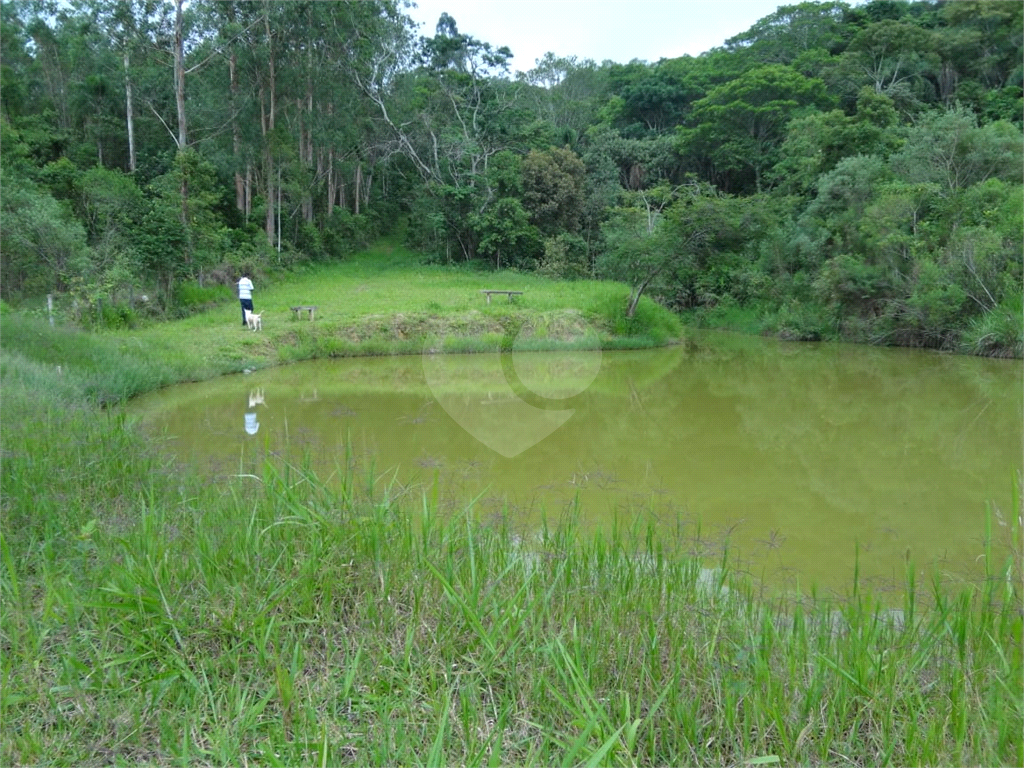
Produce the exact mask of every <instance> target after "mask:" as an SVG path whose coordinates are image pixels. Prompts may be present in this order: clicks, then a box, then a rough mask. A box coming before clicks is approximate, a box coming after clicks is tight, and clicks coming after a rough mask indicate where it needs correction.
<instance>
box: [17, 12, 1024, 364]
mask: <svg viewBox="0 0 1024 768" xmlns="http://www.w3.org/2000/svg"><path fill="white" fill-rule="evenodd" d="M406 10H408V5H407V4H405V3H403V2H396V1H395V0H372V1H371V0H365V1H361V2H280V1H278V2H271V1H270V0H261V1H260V0H253V1H252V2H237V1H230V2H229V1H225V2H213V3H189V4H185V3H184V2H183V0H168V1H164V2H160V1H159V0H70V1H69V2H56V1H55V0H38V1H29V0H7V1H5V2H4V3H3V5H2V7H0V62H2V66H0V89H2V90H0V100H2V104H0V174H2V178H0V181H2V198H0V202H2V217H3V219H2V221H3V226H2V229H0V238H2V241H0V258H2V263H0V269H2V278H3V279H2V283H0V295H2V298H3V300H4V301H5V302H6V303H7V304H9V305H14V306H18V305H27V304H29V303H31V304H32V305H33V306H39V305H40V302H39V300H40V299H42V297H44V296H45V295H46V294H48V293H50V294H53V295H55V296H56V297H57V299H58V303H59V304H60V305H61V306H62V307H64V308H66V311H67V312H68V313H69V314H72V315H73V316H74V317H75V318H76V319H77V320H78V322H81V323H83V324H90V325H92V324H100V325H102V324H105V325H112V324H130V323H134V322H137V321H140V320H143V319H144V318H145V317H147V316H153V317H165V316H174V315H177V314H181V313H183V312H187V311H189V308H190V307H194V306H199V305H202V304H203V303H204V302H206V301H209V300H210V299H211V297H216V296H218V295H223V294H224V292H226V290H227V289H226V288H225V287H224V286H226V285H229V284H230V283H231V282H233V281H234V280H235V279H237V277H238V274H239V272H240V271H241V270H246V271H250V272H252V273H253V274H254V276H260V275H263V276H271V275H273V274H274V273H275V271H283V270H289V269H294V268H299V267H301V266H302V265H305V264H310V263H313V264H315V263H325V262H329V261H332V260H337V259H343V258H345V257H346V255H347V254H350V253H352V252H353V251H354V250H356V249H359V248H361V247H363V246H365V245H366V244H367V243H369V242H371V241H373V240H374V239H376V238H378V237H381V236H383V235H393V236H399V235H400V236H402V237H404V239H405V242H406V244H407V245H409V246H410V247H412V248H413V249H415V251H416V252H418V253H421V254H422V255H423V258H424V259H425V260H428V261H432V262H435V263H450V264H464V265H466V266H467V267H477V268H482V269H491V268H497V269H507V268H512V269H518V270H524V271H537V272H539V273H541V274H545V275H548V276H550V277H552V278H555V279H565V280H572V279H581V278H601V279H615V280H621V281H623V282H624V283H626V284H628V285H629V286H630V287H631V292H630V296H629V300H628V302H624V304H625V306H624V307H623V312H625V313H626V314H627V315H630V314H631V313H632V311H633V310H634V308H635V306H636V302H637V301H638V300H639V298H640V296H641V295H646V296H651V297H653V298H655V299H657V300H658V301H660V302H662V303H664V304H666V305H667V306H669V307H671V308H673V309H676V310H678V311H681V312H684V313H687V314H688V315H689V316H690V317H691V318H692V319H694V320H695V321H696V322H704V323H714V322H724V323H728V322H730V318H731V319H732V320H731V321H732V322H739V321H738V320H737V318H748V319H749V320H750V322H753V323H754V324H755V325H756V328H755V330H757V331H759V332H764V333H771V334H777V335H779V336H782V337H784V338H793V339H822V338H824V339H845V340H850V341H858V342H867V343H875V344H895V345H909V346H923V347H932V348H938V349H947V350H956V351H962V352H969V353H974V354H988V355H1004V356H1009V355H1013V356H1020V355H1021V353H1022V335H1024V334H1022V325H1024V320H1022V317H1024V310H1022V249H1024V243H1022V233H1024V222H1022V211H1024V196H1022V178H1024V165H1022V162H1024V143H1022V109H1024V108H1022V80H1024V77H1022V75H1024V71H1022V41H1024V29H1022V15H1024V13H1022V12H1024V4H1021V3H1020V2H993V1H988V2H970V1H968V0H960V1H958V2H929V1H927V0H925V1H921V2H905V1H904V0H873V1H872V2H868V3H863V4H856V5H854V4H850V3H845V2H831V1H829V2H804V3H800V4H797V5H786V6H780V7H779V8H778V10H777V11H776V12H775V13H773V14H771V15H769V16H766V17H765V18H763V19H761V20H760V21H759V22H757V23H756V24H755V25H754V26H753V27H751V28H750V29H749V30H747V31H746V32H744V33H743V34H740V35H737V36H736V37H734V38H731V39H729V40H725V41H723V43H722V45H721V46H720V47H718V48H715V49H713V50H711V51H709V52H707V53H705V54H703V55H701V56H698V57H691V56H684V57H681V58H677V59H663V60H661V61H658V62H656V63H649V62H642V61H633V62H630V63H628V64H618V63H613V62H602V63H597V62H594V61H591V60H579V59H577V58H575V57H568V58H558V57H556V56H554V55H553V54H548V55H547V56H545V58H543V59H542V60H540V61H538V62H535V65H536V66H534V68H532V69H530V70H529V71H528V72H526V73H525V74H513V71H512V69H511V66H510V65H511V62H512V57H513V54H514V52H513V51H511V50H509V49H508V48H507V47H505V46H503V45H502V41H500V40H496V41H482V40H477V39H474V38H472V37H470V36H468V35H465V34H462V33H460V31H459V28H458V24H457V20H456V19H453V18H451V17H450V16H448V15H442V16H441V18H440V19H439V20H438V23H437V26H436V28H435V29H433V30H428V34H427V36H423V35H422V33H421V32H420V31H418V30H417V28H416V25H414V24H413V22H412V21H411V19H410V18H409V17H408V16H407V15H406V13H405V11H406ZM431 33H432V34H431ZM218 292H219V293H218Z"/></svg>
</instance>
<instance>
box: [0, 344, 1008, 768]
mask: <svg viewBox="0 0 1024 768" xmlns="http://www.w3.org/2000/svg"><path fill="white" fill-rule="evenodd" d="M4 355H5V356H4V359H3V365H2V366H0V371H2V372H3V381H2V386H3V391H4V401H3V408H4V414H3V415H4V429H3V432H2V435H0V437H2V451H3V454H2V456H3V464H2V488H3V500H2V504H3V508H2V509H3V521H2V522H3V525H2V530H0V609H2V615H0V649H2V656H0V669H2V674H3V680H2V686H0V724H2V728H3V738H2V747H0V763H2V764H4V765H28V764H40V763H48V764H61V765H71V764H73V765H100V764H103V765H109V764H121V765H136V764H140V763H145V764H149V765H171V764H183V763H189V764H217V765H245V764H260V765H288V766H293V765H454V764H466V765H510V764H523V765H743V764H750V765H758V764H772V763H780V764H799V765H826V764H828V765H831V764H836V765H849V764H854V765H865V766H867V765H872V766H873V765H886V764H891V765H1021V764H1022V763H1024V754H1022V739H1021V732H1022V727H1024V711H1022V710H1024V703H1022V691H1024V683H1022V659H1021V611H1020V606H1021V602H1020V600H1021V597H1020V590H1019V588H1018V587H1019V584H1018V581H1019V572H1017V571H1014V570H1012V568H1013V567H1015V566H1014V565H1013V564H1011V570H1010V571H1007V570H1004V568H1003V565H1002V564H1001V563H994V562H992V563H991V568H990V575H991V577H992V578H990V579H988V580H986V582H985V583H984V584H983V585H982V586H980V587H976V588H969V589H967V590H964V591H962V592H959V593H947V592H946V591H944V589H943V588H942V587H940V586H938V583H937V582H936V585H935V586H934V587H933V588H927V587H926V588H925V589H921V588H920V587H921V585H916V584H914V583H913V582H912V578H913V576H912V574H913V573H914V570H913V569H912V568H908V579H909V580H911V581H909V582H908V598H907V604H906V605H905V607H904V609H903V611H902V613H901V614H893V613H891V612H889V611H886V610H883V609H882V607H881V606H880V605H879V604H878V603H876V602H875V600H874V599H873V598H872V596H871V595H869V594H864V593H859V592H858V591H857V590H856V589H855V586H856V585H851V586H852V587H854V589H853V593H852V595H851V599H850V600H849V601H848V602H846V603H845V604H842V605H839V606H837V605H836V604H835V603H834V602H827V603H826V602H817V601H813V600H811V601H808V602H806V603H802V604H801V603H792V602H778V603H767V602H764V601H762V600H759V599H758V597H757V593H756V592H755V590H754V589H753V588H752V587H748V586H745V583H744V582H743V581H742V580H741V579H739V578H733V577H732V576H731V575H730V573H729V568H728V561H727V560H724V561H723V566H724V567H723V569H722V570H721V571H719V572H718V573H717V574H716V577H715V578H714V579H711V580H708V579H707V578H706V575H707V574H706V572H703V571H702V569H701V568H700V567H699V564H698V563H696V562H693V561H689V560H684V559H680V558H677V557H675V556H674V555H673V553H672V551H671V549H670V547H669V544H668V543H666V542H662V541H659V540H657V539H656V538H654V537H653V536H652V535H648V534H647V532H645V531H632V532H631V531H620V532H618V533H615V534H612V535H609V536H604V537H596V538H584V537H581V536H578V535H577V534H576V531H575V529H574V523H573V520H572V519H571V518H570V519H566V520H562V521H559V522H558V524H552V525H550V526H548V527H546V528H545V529H544V530H542V531H540V532H539V533H538V535H537V536H536V538H532V537H529V538H526V539H520V538H518V537H517V536H516V535H515V534H514V532H513V531H511V530H509V529H508V528H507V527H506V526H505V525H504V524H503V523H502V522H501V521H500V520H499V521H497V522H494V523H492V524H482V523H480V522H478V521H477V520H476V518H475V516H474V514H473V513H472V511H471V510H470V509H468V508H467V509H466V511H465V513H462V514H455V515H441V514H440V513H439V505H438V503H437V501H436V500H432V499H430V498H425V499H423V500H422V501H421V502H420V503H418V504H417V506H416V507H415V508H410V507H408V506H403V505H407V504H408V499H407V498H404V493H392V489H391V488H389V486H388V484H387V483H386V482H385V481H382V480H381V479H380V477H379V476H377V475H376V474H375V473H374V472H373V471H372V469H369V468H366V467H360V466H359V465H358V464H357V463H356V462H355V461H354V460H353V459H352V457H342V458H341V460H340V461H339V466H338V470H337V473H336V476H335V477H333V478H332V479H331V483H330V485H329V486H328V485H327V484H326V483H325V482H321V480H319V479H318V478H317V477H315V476H314V475H313V474H311V473H309V472H307V471H305V470H303V469H302V468H296V467H292V466H288V465H286V464H283V463H275V462H271V463H268V464H266V465H265V466H264V467H263V470H262V472H261V473H260V474H259V476H252V475H247V476H246V475H240V476H237V477H234V478H233V479H232V480H231V481H230V482H228V483H225V484H222V485H216V484H209V483H206V482H204V481H203V480H202V479H201V478H198V477H194V476H191V475H189V474H187V473H186V472H184V471H183V470H181V469H179V468H177V467H175V466H173V465H172V464H170V463H168V462H167V461H166V460H164V459H161V458H159V457H158V455H157V454H155V453H153V452H152V451H149V450H147V449H145V448H144V447H143V445H142V443H141V440H140V439H139V438H138V437H137V436H135V435H133V434H132V433H130V432H129V431H127V430H125V428H124V423H123V421H122V420H121V419H120V418H119V417H118V416H117V415H116V414H108V413H97V412H96V411H94V410H91V409H90V408H87V407H85V406H83V405H81V404H80V403H81V402H84V401H83V400H82V399H81V398H82V397H83V395H82V393H81V388H80V387H78V386H77V385H76V384H75V383H74V382H69V381H67V380H57V379H55V378H54V375H53V373H52V372H51V370H50V366H45V367H39V366H37V365H36V364H34V363H31V362H29V361H26V360H24V359H22V358H19V357H12V356H10V355H8V354H7V353H4ZM11 414H17V415H18V418H17V419H14V420H12V419H10V418H8V417H9V416H10V415H11ZM398 497H403V500H402V501H401V503H399V502H398V501H396V500H395V499H396V498H398ZM470 502H471V500H469V499H467V500H466V503H467V507H469V504H470ZM1015 512H1016V513H1018V514H1019V512H1020V510H1015ZM1016 534H1019V531H1015V535H1016ZM990 535H991V534H990ZM922 595H927V597H928V599H927V600H922V599H921V596H922Z"/></svg>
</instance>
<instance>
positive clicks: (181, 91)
mask: <svg viewBox="0 0 1024 768" xmlns="http://www.w3.org/2000/svg"><path fill="white" fill-rule="evenodd" d="M183 1H184V0H175V3H174V8H175V12H174V100H175V102H176V104H177V107H178V139H177V141H178V154H179V155H180V154H181V153H182V152H183V151H184V149H185V148H186V147H187V146H188V123H187V120H186V118H185V38H184V33H183V32H182V12H181V6H182V3H183ZM180 192H181V226H182V227H183V228H184V230H185V263H186V264H188V266H189V269H190V270H191V266H192V229H191V227H190V226H189V220H188V170H187V168H185V165H184V164H182V167H181V188H180Z"/></svg>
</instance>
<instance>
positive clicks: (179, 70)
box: [174, 0, 188, 151]
mask: <svg viewBox="0 0 1024 768" xmlns="http://www.w3.org/2000/svg"><path fill="white" fill-rule="evenodd" d="M183 2H184V0H175V2H174V7H175V13H174V100H175V103H176V104H177V107H178V150H179V151H180V150H182V149H184V148H185V147H186V145H187V144H188V124H187V121H186V119H185V39H184V36H183V32H182V13H181V6H182V3H183Z"/></svg>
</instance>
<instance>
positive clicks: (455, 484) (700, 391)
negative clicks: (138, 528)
mask: <svg viewBox="0 0 1024 768" xmlns="http://www.w3.org/2000/svg"><path fill="white" fill-rule="evenodd" d="M509 382H511V384H510V383H509ZM1022 391H1024V390H1022V365H1021V362H1020V361H1004V360H990V359H982V358H972V357H959V356H952V355H942V354H935V353H930V352H922V351H915V350H899V349H895V350H894V349H876V348H867V347H858V346H852V345H834V344H791V343H785V342H776V341H771V340H764V339H757V338H750V337H740V336H733V335H731V334H701V335H697V336H691V338H690V339H689V340H688V341H687V343H686V344H683V345H680V346H676V347H671V348H667V349H660V350H653V351H640V352H604V353H598V352H581V353H526V352H515V353H514V354H509V355H505V356H499V355H496V354H480V355H425V356H408V357H391V358H359V359H343V360H333V361H316V362H309V363H301V364H296V365H290V366H287V367H282V368H276V369H267V370H262V371H257V372H254V373H251V374H247V375H237V376H229V377H224V378H221V379H217V380H214V381H210V382H204V383H200V384H189V385H181V386H176V387H173V388H170V389H167V390H164V391H161V392H156V393H152V394H151V395H147V396H145V397H143V398H140V399H138V400H137V401H135V402H133V403H132V404H131V406H130V410H131V411H132V412H133V413H135V414H137V415H138V416H139V418H140V419H141V420H142V422H143V425H144V428H145V429H146V430H147V431H149V432H150V433H152V434H157V435H163V437H164V438H166V439H165V441H164V442H163V445H165V446H166V449H167V450H168V451H171V452H173V453H175V454H176V455H177V456H178V457H179V459H181V460H183V461H186V462H190V463H194V464H195V465H196V466H197V467H199V468H200V469H201V471H204V472H207V473H209V474H210V475H211V477H214V478H220V479H222V480H223V481H225V482H227V478H228V477H229V476H231V475H237V474H244V473H247V472H258V471H259V470H258V468H259V467H260V466H261V464H262V461H263V459H264V458H265V456H266V454H267V453H268V452H269V453H274V454H275V455H284V456H286V457H288V458H289V459H292V460H296V461H297V460H299V459H300V457H305V459H306V460H308V461H311V462H312V464H313V466H314V467H315V468H316V469H317V471H318V473H319V474H321V476H322V477H327V476H328V475H329V474H330V473H331V472H334V471H336V470H337V469H338V468H339V467H343V466H344V465H345V463H346V462H349V463H350V464H351V463H355V464H358V467H357V471H365V470H366V469H367V468H369V467H372V468H373V471H374V472H375V473H376V474H377V475H379V476H383V477H384V478H385V480H384V481H383V482H390V483H392V494H395V493H396V492H400V493H406V494H408V495H409V497H410V503H409V505H408V506H409V508H410V509H413V508H415V506H416V505H415V504H414V503H413V502H414V501H415V500H416V499H418V498H419V497H420V496H421V494H422V493H424V492H425V491H434V492H436V493H437V497H438V499H439V500H440V503H441V504H442V505H443V506H444V507H445V508H449V509H454V508H464V507H465V506H466V505H468V504H469V503H470V502H471V501H474V500H475V504H474V508H475V509H476V510H477V511H478V514H479V516H480V517H481V518H482V519H486V518H487V517H488V516H494V515H502V516H504V518H505V520H506V521H507V522H508V523H509V524H511V525H512V526H513V527H514V528H515V529H517V530H519V531H521V532H522V533H523V534H524V535H529V533H530V532H531V531H535V530H536V529H537V528H538V527H539V526H540V524H541V521H542V519H543V518H544V517H545V516H546V517H547V519H548V520H551V521H557V519H558V518H559V516H560V515H562V514H563V513H564V512H565V511H566V510H567V509H572V508H573V505H574V504H577V503H578V505H579V514H580V521H581V525H582V526H583V527H584V528H585V529H590V530H599V529H607V528H609V527H611V526H612V525H614V524H616V521H617V524H618V525H620V526H622V525H629V524H631V523H634V522H637V521H639V523H640V525H641V526H643V525H646V524H648V523H651V524H653V525H654V526H655V527H656V528H657V529H658V531H659V532H660V534H661V535H663V536H664V537H665V539H666V540H667V541H675V542H677V543H679V542H682V543H683V544H684V546H686V547H688V550H687V551H693V552H697V553H698V554H701V555H703V556H705V557H706V558H707V560H708V562H709V564H713V562H714V560H715V559H716V558H717V557H718V555H719V553H720V551H721V545H722V544H723V542H725V541H726V540H728V543H729V550H730V553H731V557H733V558H735V560H736V562H737V564H738V566H739V567H741V568H743V569H746V570H749V571H750V572H751V573H752V574H753V575H754V576H755V577H757V578H758V579H763V580H765V581H766V582H768V583H769V584H772V585H775V586H778V587H782V588H793V587H797V586H799V587H800V588H801V589H804V590H806V589H807V588H809V586H810V585H811V584H816V585H817V586H818V587H819V588H820V589H821V590H823V591H826V592H827V591H830V590H834V591H836V592H840V593H842V592H846V591H848V589H849V588H850V587H851V585H852V581H853V572H854V562H855V558H856V559H857V560H858V568H859V573H860V578H861V580H862V583H866V584H868V585H870V586H873V587H874V588H876V589H878V590H886V589H898V588H899V587H900V586H902V584H903V583H904V579H905V573H906V568H907V563H908V562H910V563H913V567H915V568H916V569H917V570H919V571H920V572H921V573H922V574H923V575H930V574H932V573H933V572H936V571H938V572H941V573H942V574H943V577H944V578H946V579H953V580H959V579H972V580H973V579H976V578H978V576H979V574H980V573H981V571H982V564H981V563H982V560H981V556H982V555H983V553H984V551H985V544H984V539H985V531H986V520H987V518H988V519H990V520H991V525H992V528H993V530H994V531H995V534H996V537H997V551H998V552H999V553H1000V555H1001V556H1006V555H1008V554H1009V549H1007V548H1005V547H1004V545H1005V544H1007V543H1008V542H1009V541H1010V538H1009V535H1010V534H1009V532H1010V531H1011V530H1012V525H1011V522H1012V518H1013V516H1014V515H1016V514H1019V508H1018V507H1016V506H1015V505H1014V503H1013V498H1014V494H1015V493H1018V492H1019V491H1016V490H1015V485H1016V484H1017V483H1019V478H1020V474H1021V470H1022V466H1021V465H1022V451H1024V446H1022V418H1024V417H1022ZM545 408H546V409H547V410H542V409H545Z"/></svg>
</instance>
